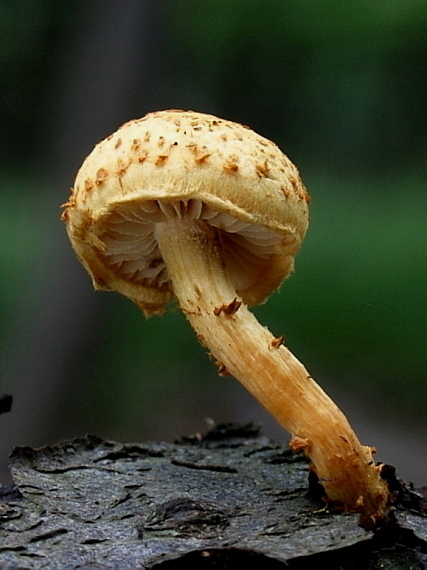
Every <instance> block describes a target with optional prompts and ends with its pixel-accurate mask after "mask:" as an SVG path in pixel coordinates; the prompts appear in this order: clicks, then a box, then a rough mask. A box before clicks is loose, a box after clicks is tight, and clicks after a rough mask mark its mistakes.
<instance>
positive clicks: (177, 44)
mask: <svg viewBox="0 0 427 570" xmlns="http://www.w3.org/2000/svg"><path fill="white" fill-rule="evenodd" d="M0 29H1V34H0V78H1V79H0V84H1V90H0V97H1V100H0V148H1V158H0V161H1V163H0V183H1V191H0V200H1V207H0V232H1V239H0V256H1V258H0V267H1V271H2V274H3V275H2V277H3V278H2V279H1V282H0V311H1V314H0V317H1V320H0V333H1V341H0V343H1V344H0V346H1V361H0V367H1V368H0V371H1V385H0V392H1V393H11V394H13V395H14V399H15V400H14V409H13V412H12V413H11V414H8V415H7V416H2V417H1V418H0V433H1V442H0V453H1V457H0V463H1V466H2V479H3V480H5V479H6V478H7V475H6V467H5V466H6V461H7V460H6V457H7V453H8V451H9V450H10V449H11V447H12V446H13V445H16V444H32V445H41V444H44V443H52V442H54V441H57V440H58V439H61V438H66V437H74V436H78V435H81V434H83V433H85V432H92V433H96V434H99V435H102V436H105V437H111V438H116V439H122V440H143V439H147V438H165V439H173V438H174V437H175V436H179V435H181V434H183V433H189V432H194V431H204V430H205V429H206V418H213V420H214V421H249V420H255V421H259V422H262V423H263V424H264V426H265V428H264V431H265V432H266V433H267V434H268V435H273V436H275V437H276V438H278V439H285V438H286V437H287V436H286V434H283V433H282V431H281V430H280V429H278V428H277V426H276V425H275V423H274V421H273V420H271V419H270V418H269V417H267V415H266V414H265V413H264V412H263V411H262V410H260V408H259V406H258V405H257V403H256V402H254V401H253V400H252V398H251V397H250V396H248V395H247V394H246V393H245V392H244V390H243V389H242V388H241V387H240V386H239V385H238V383H237V381H235V380H233V379H232V378H219V377H218V376H217V375H216V369H215V367H214V365H213V364H212V362H210V361H209V359H208V357H207V355H206V354H205V352H204V350H203V349H202V348H201V347H200V346H199V345H198V343H197V341H196V339H195V337H194V334H193V332H192V331H191V330H190V327H189V326H188V325H187V323H186V322H185V319H184V318H183V317H182V315H180V313H179V311H178V310H175V311H171V312H169V313H168V314H166V315H165V316H164V317H162V318H152V319H150V320H148V321H145V320H144V318H143V316H142V314H140V312H139V311H138V309H137V308H136V307H135V306H133V305H132V304H131V303H130V302H129V301H127V300H125V299H122V298H119V297H118V296H117V295H114V294H104V293H102V294H101V293H96V294H95V293H94V292H93V290H92V287H91V283H90V280H89V278H88V276H87V275H86V274H85V272H84V270H83V268H82V267H81V266H80V265H79V264H78V262H77V260H76V259H75V258H74V255H73V253H72V251H71V249H70V246H69V244H68V241H67V238H66V235H65V229H64V227H62V223H61V222H60V221H59V215H60V208H59V206H60V204H61V203H63V202H65V201H66V199H67V198H68V194H69V188H70V187H71V186H72V184H73V178H74V175H75V172H76V171H77V169H78V167H79V166H80V164H81V162H82V160H83V158H84V157H85V155H86V154H87V153H88V152H89V151H90V150H91V148H92V147H93V145H94V144H95V143H96V142H98V141H99V140H100V139H102V138H104V137H105V136H107V135H108V134H110V133H111V132H112V131H114V130H115V129H116V128H117V127H118V126H119V125H120V124H121V123H123V122H125V121H127V120H129V119H131V118H136V117H140V116H142V115H144V114H145V113H147V112H149V111H152V110H159V109H165V108H183V109H195V110H199V111H204V112H209V113H213V114H216V115H218V116H222V117H224V118H227V119H231V120H235V121H239V122H242V123H244V124H248V125H250V126H251V127H252V128H253V129H254V130H256V131H258V132H259V133H260V134H262V135H264V136H266V137H268V138H271V139H272V140H274V141H275V142H277V143H278V144H279V146H280V147H281V148H282V149H283V150H284V151H285V152H286V154H288V155H289V157H290V158H291V159H292V160H293V161H294V162H295V163H296V164H297V165H298V167H299V169H300V171H301V175H302V177H303V180H304V182H305V184H306V186H307V187H308V189H309V191H310V193H311V195H312V205H311V227H310V230H309V233H308V236H307V238H306V241H305V243H304V245H303V247H302V249H301V252H300V253H299V255H298V257H297V260H296V271H295V274H294V275H293V276H292V277H291V278H290V279H289V280H288V281H287V282H286V283H285V284H284V285H283V287H282V289H281V290H280V292H278V293H276V294H274V295H273V297H272V298H271V299H270V300H269V302H268V303H267V304H266V305H264V306H262V307H260V308H257V309H256V310H255V312H256V314H257V315H258V316H259V319H260V320H261V322H262V323H264V324H265V325H267V326H269V327H270V328H271V330H272V331H273V332H274V333H276V334H277V335H279V334H284V335H285V337H286V342H287V344H288V346H289V347H290V348H291V350H292V351H293V352H294V353H295V354H296V355H297V356H298V357H299V358H300V359H301V360H302V361H303V362H304V363H305V365H306V366H307V368H308V369H309V370H310V372H311V374H312V375H313V376H314V377H315V378H316V379H317V380H318V381H319V383H321V384H322V385H323V386H324V387H325V388H326V389H327V391H328V392H329V393H330V394H331V395H332V396H333V398H334V399H335V400H337V401H338V402H339V404H340V405H341V406H342V408H343V409H344V411H345V412H346V413H347V415H348V416H349V418H350V420H351V423H352V424H353V425H354V426H355V428H356V431H357V432H358V433H359V435H360V437H361V439H362V440H363V442H364V443H366V444H372V445H375V446H377V447H378V448H379V449H380V454H379V458H380V459H382V460H385V461H387V462H391V463H393V464H394V465H396V466H397V468H398V471H399V473H400V474H401V475H402V476H404V477H405V478H409V479H411V480H413V481H414V482H415V483H416V484H422V483H424V484H426V483H427V459H426V456H427V449H426V439H427V438H426V433H425V430H426V426H427V419H426V406H427V377H426V364H427V354H426V353H427V351H426V348H427V346H426V345H427V324H426V323H427V293H426V283H427V256H426V243H427V224H426V211H427V194H426V174H427V169H426V161H425V155H426V151H427V114H426V112H425V102H426V99H427V3H426V2H425V0H377V1H376V2H372V1H368V0H359V1H358V2H355V1H352V0H351V1H348V2H341V1H339V0H323V1H322V2H316V1H315V0H305V1H304V0H289V1H286V0H280V1H279V0H270V1H268V2H266V1H265V0H262V1H261V0H210V1H207V0H197V1H196V0H169V1H167V0H121V1H120V2H118V1H113V0H88V1H86V2H80V1H78V0H70V1H68V2H58V1H57V0H32V1H31V2H29V1H25V0H14V2H9V1H7V0H0Z"/></svg>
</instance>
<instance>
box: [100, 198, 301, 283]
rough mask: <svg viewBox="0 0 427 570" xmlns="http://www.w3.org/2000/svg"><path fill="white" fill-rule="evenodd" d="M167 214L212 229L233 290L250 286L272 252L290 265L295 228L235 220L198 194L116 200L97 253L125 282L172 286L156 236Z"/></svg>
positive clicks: (107, 216) (265, 266)
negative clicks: (130, 201) (281, 229)
mask: <svg viewBox="0 0 427 570" xmlns="http://www.w3.org/2000/svg"><path fill="white" fill-rule="evenodd" d="M170 218H183V219H184V218H185V219H187V220H192V221H194V222H196V223H206V224H207V225H208V226H209V227H210V228H211V229H213V230H214V232H215V237H216V238H217V239H218V240H219V243H220V246H221V249H222V252H223V255H224V263H225V266H226V268H227V270H228V272H229V275H230V277H231V280H232V282H233V284H234V286H235V288H236V291H237V292H239V291H245V290H247V289H249V288H250V287H251V286H252V284H253V283H255V282H256V281H257V280H258V279H259V277H260V275H261V274H262V273H264V271H266V270H267V268H268V267H269V265H270V264H271V260H272V258H277V257H278V256H280V257H281V258H282V262H281V266H282V267H283V266H285V267H286V266H287V265H288V266H289V267H288V270H287V273H290V272H291V270H292V267H293V256H294V253H295V251H294V243H295V235H294V234H292V233H288V234H283V233H279V232H277V231H273V230H271V229H269V228H266V227H264V226H261V225H255V224H251V223H249V222H247V221H242V220H238V219H237V218H235V217H234V216H232V215H231V214H229V213H227V212H219V211H215V210H213V209H212V208H211V207H210V206H209V205H207V204H205V203H204V202H202V201H201V200H197V199H190V200H186V201H184V200H178V201H175V202H170V201H165V200H146V201H141V202H140V203H139V204H137V205H135V203H133V204H132V205H129V204H123V203H122V204H116V205H114V207H113V208H111V210H110V211H109V212H108V214H107V215H106V217H105V218H104V219H103V222H102V228H103V231H102V234H100V235H98V237H99V238H100V240H101V242H102V243H103V244H104V246H105V247H103V249H102V251H100V254H99V255H100V256H101V257H102V260H103V262H104V263H105V264H106V265H107V266H108V267H109V268H110V270H111V271H112V272H113V273H114V274H115V275H116V276H117V277H120V278H121V279H123V280H125V281H127V282H129V283H133V284H136V285H138V284H140V285H143V286H144V287H150V288H155V289H158V290H160V291H162V290H163V291H165V290H172V287H171V284H170V279H169V275H168V271H167V268H166V266H165V263H164V261H163V258H162V254H161V252H160V249H159V246H158V244H157V240H156V236H155V225H156V224H160V223H162V222H166V221H167V220H168V219H170ZM211 231H212V230H211ZM287 248H288V249H289V255H287V254H286V251H287Z"/></svg>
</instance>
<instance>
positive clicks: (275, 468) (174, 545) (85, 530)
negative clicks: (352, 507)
mask: <svg viewBox="0 0 427 570" xmlns="http://www.w3.org/2000/svg"><path fill="white" fill-rule="evenodd" d="M10 465H11V473H12V476H13V479H14V482H15V485H16V487H15V488H13V489H11V490H6V489H5V488H0V491H2V492H3V500H0V568H2V569H3V568H4V569H9V568H10V569H12V568H29V569H30V568H35V569H37V568H44V569H46V568H47V569H56V568H58V569H64V568H70V569H71V568H149V569H156V570H159V569H162V570H166V569H169V568H170V569H177V568H187V569H191V568H229V569H233V568H242V567H244V564H246V563H249V562H252V561H262V564H263V568H266V569H269V568H285V567H286V568H306V567H307V565H309V566H308V567H315V566H312V565H315V564H317V563H319V564H325V563H327V564H329V567H330V568H352V569H354V568H370V569H376V568H393V569H409V568H426V567H427V554H426V552H427V518H426V515H425V514H423V513H420V512H416V511H414V510H413V509H405V508H403V507H402V508H398V509H397V511H396V521H397V522H396V524H395V525H394V526H393V528H392V529H386V530H384V531H382V532H381V533H372V532H366V531H365V530H363V529H362V528H361V527H360V526H359V525H358V516H357V515H351V514H343V513H331V512H328V511H327V510H326V509H325V508H323V505H322V504H321V503H320V502H317V501H315V500H314V499H312V498H310V496H309V495H308V493H307V488H308V465H307V463H306V461H305V460H304V459H303V458H302V457H301V456H299V455H296V454H294V453H293V452H291V450H290V449H289V448H287V447H286V446H282V445H278V444H276V443H274V442H272V441H271V440H269V439H267V438H265V437H262V436H260V435H259V433H258V430H257V428H256V427H255V426H252V425H248V426H244V427H237V426H219V427H217V428H215V429H214V430H212V431H211V432H209V433H208V434H206V436H204V437H201V436H199V437H192V438H183V439H181V440H180V441H178V442H176V443H159V442H148V443H133V444H128V443H117V442H114V441H107V440H103V439H101V438H98V437H94V436H86V437H84V438H80V439H75V440H73V441H68V442H63V443H60V444H58V445H54V446H47V447H43V448H39V449H32V448H29V447H19V448H16V449H15V450H14V451H13V453H12V455H11V460H10Z"/></svg>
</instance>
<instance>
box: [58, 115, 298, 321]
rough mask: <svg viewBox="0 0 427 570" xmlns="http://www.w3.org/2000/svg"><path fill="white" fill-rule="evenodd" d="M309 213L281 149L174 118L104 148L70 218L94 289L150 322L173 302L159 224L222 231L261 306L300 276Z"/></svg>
mask: <svg viewBox="0 0 427 570" xmlns="http://www.w3.org/2000/svg"><path fill="white" fill-rule="evenodd" d="M308 203H309V196H308V194H307V191H306V189H305V187H304V185H303V183H302V181H301V179H300V177H299V173H298V170H297V169H296V167H295V166H294V165H293V164H292V162H291V161H290V160H289V159H288V158H287V157H286V156H285V155H284V154H283V153H282V152H281V151H280V149H279V148H278V147H277V146H276V145H275V144H274V143H273V142H271V141H269V140H268V139H266V138H264V137H262V136H260V135H258V134H256V133H255V132H254V131H252V130H250V129H249V128H248V127H245V126H243V125H240V124H238V123H234V122H231V121H227V120H224V119H219V118H217V117H215V116H213V115H207V114H203V113H196V112H192V111H188V112H185V111H177V110H170V111H160V112H155V113H150V114H148V115H146V116H145V117H143V118H142V119H138V120H134V121H130V122H128V123H125V124H124V125H123V126H122V127H120V128H119V129H118V130H117V131H116V132H115V133H114V134H112V135H110V136H109V137H107V138H106V139H105V140H103V141H102V142H100V143H99V144H98V145H96V146H95V148H94V149H93V151H92V152H91V153H90V154H89V156H88V157H87V158H86V159H85V161H84V163H83V165H82V167H81V168H80V170H79V172H78V173H77V177H76V180H75V184H74V188H73V189H72V193H71V196H70V198H69V200H68V202H67V203H66V204H65V210H64V212H63V216H62V217H63V219H64V220H65V222H66V224H67V232H68V235H69V238H70V241H71V243H72V246H73V248H74V250H75V252H76V254H77V256H78V257H79V259H80V260H81V262H82V263H83V265H84V266H85V267H86V269H87V271H88V272H89V274H90V275H91V277H92V280H93V283H94V286H95V288H97V289H109V290H116V291H118V292H120V293H122V294H124V295H125V296H127V297H129V298H130V299H132V300H133V301H135V302H136V303H137V304H138V305H139V306H140V307H141V308H142V309H143V310H144V312H145V313H146V314H147V315H149V314H153V313H161V312H162V311H163V310H164V309H165V308H166V306H167V304H168V303H169V302H170V301H173V300H174V293H173V287H172V284H171V283H170V280H169V279H168V274H167V268H166V267H165V266H164V263H163V259H162V257H161V253H160V250H159V248H158V246H157V243H156V240H155V231H154V228H155V224H156V223H159V222H162V221H164V220H165V219H167V218H168V217H171V216H174V217H175V216H177V217H183V216H190V217H191V218H194V219H195V220H200V221H204V222H206V223H208V224H210V225H211V226H212V227H213V228H215V232H216V235H217V236H219V241H220V243H221V247H222V249H223V252H224V263H225V265H226V267H227V268H228V270H229V272H230V276H231V279H232V281H233V284H234V285H235V287H236V291H237V293H238V294H239V295H240V296H241V297H242V299H243V301H244V302H246V303H247V304H249V305H254V304H259V303H262V302H263V301H264V300H265V299H266V298H267V297H268V295H269V294H270V293H271V292H272V291H273V290H275V289H276V288H277V287H278V286H279V285H280V284H281V282H282V281H283V280H284V279H285V278H286V277H287V276H288V275H289V274H290V272H291V271H292V269H293V263H294V256H295V254H296V253H297V251H298V249H299V247H300V245H301V242H302V240H303V238H304V236H305V233H306V231H307V227H308Z"/></svg>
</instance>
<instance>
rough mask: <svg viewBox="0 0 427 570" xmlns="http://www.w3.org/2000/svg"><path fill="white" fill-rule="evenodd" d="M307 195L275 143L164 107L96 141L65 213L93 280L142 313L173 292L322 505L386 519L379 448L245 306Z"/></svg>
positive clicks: (285, 248)
mask: <svg viewBox="0 0 427 570" xmlns="http://www.w3.org/2000/svg"><path fill="white" fill-rule="evenodd" d="M308 203H309V196H308V194H307V191H306V189H305V187H304V185H303V183H302V181H301V179H300V177H299V173H298V170H297V169H296V167H295V166H294V165H293V164H292V163H291V161H290V160H289V159H288V158H287V157H286V156H285V155H284V154H283V153H282V152H281V151H280V149H279V148H278V147H277V146H276V145H275V144H274V143H273V142H271V141H269V140H268V139H266V138H264V137H262V136H260V135H258V134H256V133H255V132H253V131H252V130H250V129H249V128H248V127H245V126H243V125H240V124H237V123H234V122H230V121H227V120H223V119H219V118H217V117H215V116H212V115H206V114H202V113H196V112H184V111H177V110H170V111H162V112H156V113H150V114H148V115H146V116H145V117H143V118H142V119H139V120H135V121H130V122H128V123H126V124H124V125H123V126H122V127H121V128H119V129H118V130H117V131H116V132H115V133H114V134H112V135H111V136H109V137H108V138H106V139H105V140H104V141H102V142H101V143H99V144H98V145H96V146H95V148H94V149H93V151H92V152H91V153H90V155H89V156H88V157H87V158H86V160H85V161H84V163H83V165H82V167H81V168H80V170H79V172H78V174H77V177H76V181H75V186H74V189H73V190H72V193H71V197H70V198H69V200H68V202H67V203H66V204H65V205H64V206H65V209H64V211H63V216H62V218H63V220H64V221H65V222H66V225H67V231H68V235H69V238H70V240H71V244H72V246H73V248H74V250H75V252H76V254H77V256H78V257H79V259H80V261H81V262H82V264H83V265H84V266H85V268H86V269H87V271H88V272H89V274H90V275H91V277H92V280H93V284H94V286H95V288H96V289H104V290H115V291H118V292H120V293H122V294H123V295H125V296H126V297H129V298H130V299H131V300H132V301H134V302H135V303H136V304H137V305H138V306H139V307H140V308H141V309H142V311H143V312H144V314H145V316H147V317H148V316H151V315H153V314H161V313H162V312H163V311H164V310H165V309H166V308H167V305H168V304H169V303H170V302H173V301H177V302H178V303H179V306H180V307H181V309H182V311H183V312H184V314H185V315H186V317H187V319H188V321H189V322H190V324H191V325H192V327H193V328H194V330H195V332H196V334H197V338H198V339H199V341H200V342H201V343H202V344H203V345H204V346H205V347H206V348H207V349H208V350H209V351H210V353H211V354H212V355H213V356H214V358H215V360H216V363H217V365H218V370H219V373H220V374H222V375H226V374H230V375H232V376H234V377H235V378H237V379H238V380H239V381H240V382H241V383H242V384H243V385H244V386H245V387H246V388H247V390H248V391H249V392H251V393H252V394H253V396H254V397H255V398H256V399H257V400H258V401H259V402H260V403H261V404H262V405H263V406H264V407H265V408H266V409H267V410H268V411H269V412H270V413H271V414H272V415H273V416H274V417H275V418H276V420H277V421H278V423H279V424H280V425H281V426H282V427H283V428H284V429H285V430H287V431H288V432H290V434H291V436H292V438H291V441H290V446H291V447H292V448H293V449H294V450H299V451H303V452H304V453H305V454H306V455H307V456H308V457H309V458H310V459H311V462H312V469H313V470H314V471H315V473H316V475H317V477H318V479H319V482H320V483H321V484H322V485H323V488H324V491H325V494H326V497H325V500H326V501H327V502H328V504H331V505H333V506H334V507H335V508H339V509H343V510H346V511H350V512H359V513H360V514H361V522H362V524H364V526H366V527H372V526H375V525H377V524H379V523H381V522H384V521H385V520H387V516H388V500H389V492H388V488H387V485H386V483H385V482H384V480H383V479H382V477H381V473H380V472H381V466H378V465H376V464H375V463H374V461H373V458H372V452H373V449H372V448H370V447H366V446H363V445H361V443H360V442H359V440H358V439H357V437H356V435H355V434H354V432H353V430H352V428H351V427H350V425H349V423H348V421H347V419H346V418H345V416H344V415H343V413H342V412H341V411H340V410H339V408H338V407H337V406H336V405H335V403H334V402H333V401H332V400H331V399H330V398H329V396H327V395H326V394H325V392H324V391H323V390H322V389H321V388H320V387H319V385H318V384H316V382H315V381H314V380H313V378H312V377H311V376H310V374H309V373H308V372H307V370H306V368H305V367H304V365H303V364H301V362H299V361H298V360H297V358H296V357H295V356H294V355H293V354H292V353H291V352H290V350H289V349H288V348H287V347H286V346H285V343H284V341H283V337H279V338H275V337H274V336H273V335H272V334H271V333H270V332H269V330H268V329H267V328H265V327H263V326H262V325H261V324H260V323H259V322H258V321H257V319H256V318H255V317H254V315H253V314H252V313H251V312H250V311H249V309H248V306H251V305H256V304H260V303H262V302H263V301H265V300H266V298H267V297H268V296H269V295H270V293H271V292H272V291H274V290H275V289H277V288H278V287H279V285H280V284H281V283H282V281H283V280H284V279H285V278H286V277H287V276H288V275H289V274H290V273H291V272H292V270H293V265H294V256H295V255H296V253H297V252H298V250H299V247H300V245H301V242H302V240H303V238H304V236H305V233H306V231H307V227H308Z"/></svg>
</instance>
